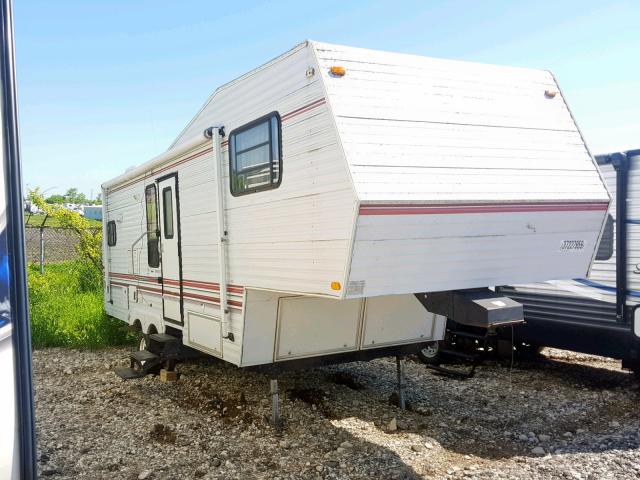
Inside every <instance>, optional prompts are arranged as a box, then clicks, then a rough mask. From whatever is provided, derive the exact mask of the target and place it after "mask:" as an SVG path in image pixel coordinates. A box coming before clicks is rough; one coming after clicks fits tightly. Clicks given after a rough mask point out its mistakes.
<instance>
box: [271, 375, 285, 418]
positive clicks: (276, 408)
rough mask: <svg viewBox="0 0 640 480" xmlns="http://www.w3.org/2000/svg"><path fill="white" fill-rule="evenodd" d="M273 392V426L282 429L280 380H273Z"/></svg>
mask: <svg viewBox="0 0 640 480" xmlns="http://www.w3.org/2000/svg"><path fill="white" fill-rule="evenodd" d="M270 390H271V425H273V426H274V427H275V428H280V427H282V417H281V416H280V388H279V387H278V379H277V378H273V379H271V382H270Z"/></svg>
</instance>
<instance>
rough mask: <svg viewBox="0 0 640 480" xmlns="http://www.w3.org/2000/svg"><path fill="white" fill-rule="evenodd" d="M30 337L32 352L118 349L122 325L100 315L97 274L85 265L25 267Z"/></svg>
mask: <svg viewBox="0 0 640 480" xmlns="http://www.w3.org/2000/svg"><path fill="white" fill-rule="evenodd" d="M28 274H29V306H30V311H31V337H32V342H33V346H34V347H35V348H41V347H88V348H97V347H105V346H109V345H122V344H125V343H129V342H130V341H131V336H130V334H127V333H126V332H125V331H123V329H122V327H123V326H124V324H123V323H122V322H121V321H119V320H116V319H113V318H111V317H109V316H107V314H106V313H105V311H104V307H103V293H102V278H101V275H102V274H101V272H100V270H99V269H97V268H96V267H95V266H94V265H93V264H92V263H90V262H87V261H84V262H83V261H72V262H62V263H55V264H48V265H46V267H45V270H44V274H43V275H40V272H39V271H38V266H37V265H30V266H29V272H28Z"/></svg>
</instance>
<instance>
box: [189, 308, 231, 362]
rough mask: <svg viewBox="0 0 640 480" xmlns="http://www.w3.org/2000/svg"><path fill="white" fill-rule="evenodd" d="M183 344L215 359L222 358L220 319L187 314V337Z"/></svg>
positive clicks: (191, 313)
mask: <svg viewBox="0 0 640 480" xmlns="http://www.w3.org/2000/svg"><path fill="white" fill-rule="evenodd" d="M183 342H184V344H185V345H187V346H188V347H192V348H195V349H196V350H199V351H201V352H206V353H209V354H211V355H214V356H216V357H222V335H221V325H220V319H219V318H217V317H213V316H210V315H204V314H201V313H195V312H187V335H186V338H184V337H183Z"/></svg>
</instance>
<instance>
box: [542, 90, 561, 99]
mask: <svg viewBox="0 0 640 480" xmlns="http://www.w3.org/2000/svg"><path fill="white" fill-rule="evenodd" d="M557 94H558V92H557V91H555V90H545V91H544V96H545V97H547V98H553V97H555V96H556V95H557Z"/></svg>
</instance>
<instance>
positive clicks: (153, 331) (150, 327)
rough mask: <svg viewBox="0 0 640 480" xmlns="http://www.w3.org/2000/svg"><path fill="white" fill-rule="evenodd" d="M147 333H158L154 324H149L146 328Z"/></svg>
mask: <svg viewBox="0 0 640 480" xmlns="http://www.w3.org/2000/svg"><path fill="white" fill-rule="evenodd" d="M147 333H148V334H149V335H151V334H152V333H158V329H157V328H156V326H155V325H154V324H153V323H152V324H151V325H149V329H148V330H147Z"/></svg>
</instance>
